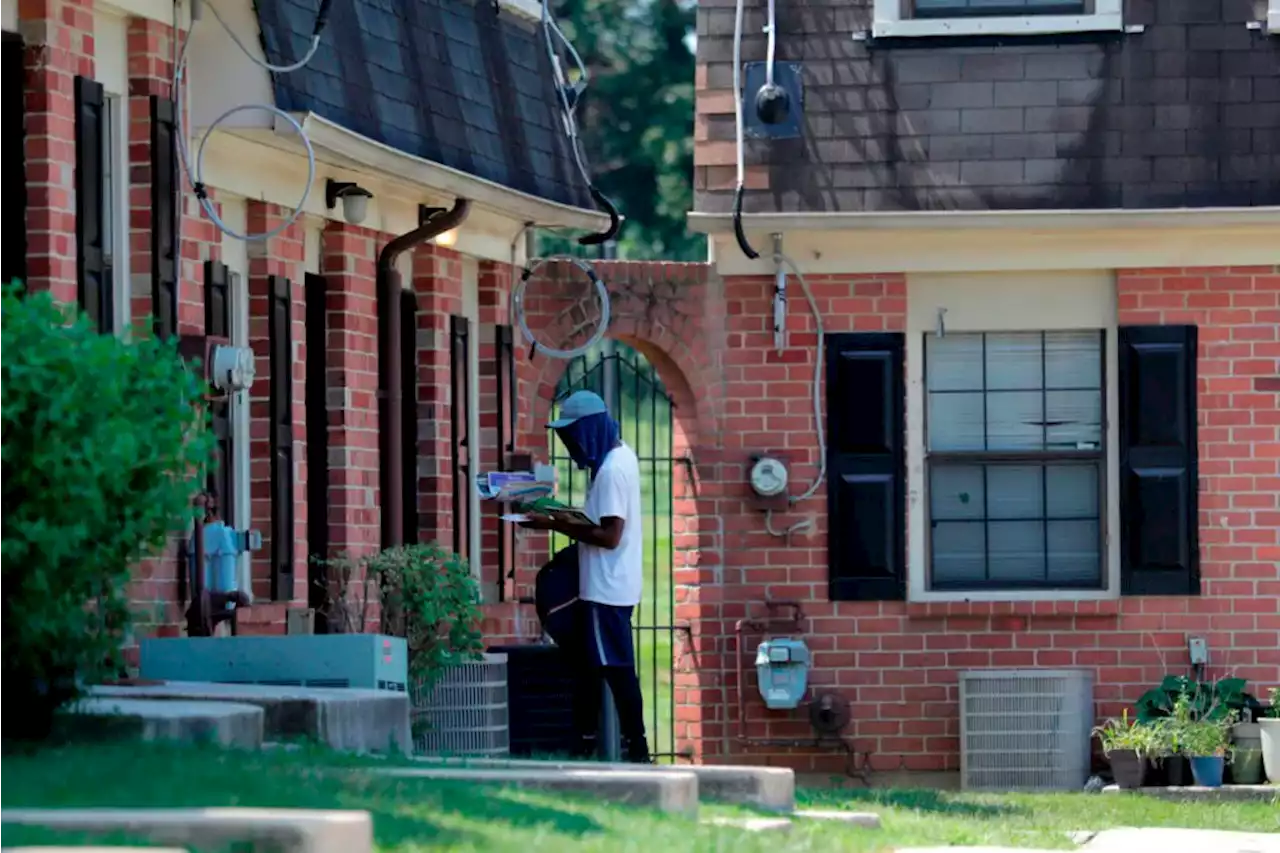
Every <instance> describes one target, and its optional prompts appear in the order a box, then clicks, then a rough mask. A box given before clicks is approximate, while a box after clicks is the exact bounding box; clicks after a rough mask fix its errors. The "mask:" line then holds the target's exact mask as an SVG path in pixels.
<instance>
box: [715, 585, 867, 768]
mask: <svg viewBox="0 0 1280 853" xmlns="http://www.w3.org/2000/svg"><path fill="white" fill-rule="evenodd" d="M765 605H766V606H767V607H769V608H770V609H774V608H779V607H789V608H791V609H792V610H793V611H794V615H793V616H792V617H791V618H790V619H780V618H778V617H772V616H771V617H767V618H765V619H739V620H738V621H737V622H735V623H733V636H734V638H735V645H736V648H735V649H734V652H735V654H734V658H735V661H734V665H735V667H736V671H737V676H738V720H737V722H738V725H737V730H738V731H737V735H735V737H734V739H735V740H736V741H737V742H738V743H739V744H741V745H743V746H785V747H792V748H805V747H808V748H810V749H820V748H821V747H823V746H825V745H832V746H835V747H838V748H839V749H840V750H841V751H843V752H844V753H845V772H846V773H847V774H848V775H849V776H852V777H855V778H857V777H858V776H859V775H860V774H859V773H858V772H857V770H856V768H855V767H854V761H855V757H854V753H853V747H852V746H850V745H849V743H848V741H846V740H845V739H844V738H840V739H839V740H835V741H831V740H824V739H823V738H821V737H814V738H809V739H807V740H806V739H804V738H762V737H752V736H751V735H749V734H747V690H746V668H745V667H744V666H743V663H742V660H743V657H744V654H743V645H742V641H743V639H744V637H745V635H746V632H747V631H748V630H750V631H753V632H755V633H758V634H767V633H769V627H770V625H772V624H775V623H778V622H784V623H786V624H787V625H788V626H790V627H792V628H794V629H795V633H797V634H798V633H800V627H801V622H802V621H803V619H804V611H803V610H802V609H801V607H800V602H798V601H768V602H765Z"/></svg>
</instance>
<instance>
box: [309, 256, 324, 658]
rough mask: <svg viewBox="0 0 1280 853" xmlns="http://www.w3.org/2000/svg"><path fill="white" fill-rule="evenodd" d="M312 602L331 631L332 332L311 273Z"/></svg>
mask: <svg viewBox="0 0 1280 853" xmlns="http://www.w3.org/2000/svg"><path fill="white" fill-rule="evenodd" d="M305 287H306V300H307V374H306V407H307V555H308V556H307V606H308V607H309V608H311V609H312V610H313V611H314V612H315V630H316V633H318V634H327V633H328V632H329V622H328V619H327V618H326V614H325V611H326V606H327V605H328V603H329V583H328V573H327V572H326V569H325V564H324V562H323V561H324V560H325V559H327V558H328V556H329V411H328V396H329V394H328V392H329V386H328V379H329V363H328V346H327V340H328V332H329V324H328V317H327V313H326V310H325V309H326V306H325V300H326V299H327V297H328V283H327V282H326V281H325V279H324V276H319V275H312V274H311V273H307V277H306V280H305Z"/></svg>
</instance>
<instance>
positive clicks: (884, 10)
mask: <svg viewBox="0 0 1280 853" xmlns="http://www.w3.org/2000/svg"><path fill="white" fill-rule="evenodd" d="M1093 5H1094V8H1093V10H1092V11H1090V12H1087V13H1082V14H1075V15H1070V14H1068V15H1002V16H985V15H983V16H964V15H958V16H955V17H946V16H940V17H936V18H934V17H928V18H912V17H911V16H910V15H909V14H906V13H905V11H906V10H905V9H904V6H903V3H902V2H901V0H875V3H874V4H873V8H874V19H873V20H872V23H871V35H872V37H873V38H919V37H930V36H979V35H1009V36H1019V35H1048V34H1054V33H1086V32H1116V31H1119V30H1124V29H1125V25H1124V14H1123V8H1122V0H1095V2H1094V4H1093ZM1141 29H1142V28H1141V27H1135V28H1133V31H1137V32H1140V31H1141ZM855 38H856V36H855Z"/></svg>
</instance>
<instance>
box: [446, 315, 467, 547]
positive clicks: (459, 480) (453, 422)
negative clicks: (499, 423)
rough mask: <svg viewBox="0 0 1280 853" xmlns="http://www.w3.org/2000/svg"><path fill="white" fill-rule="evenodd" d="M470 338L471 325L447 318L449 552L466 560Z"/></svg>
mask: <svg viewBox="0 0 1280 853" xmlns="http://www.w3.org/2000/svg"><path fill="white" fill-rule="evenodd" d="M470 336H471V322H470V321H469V320H468V319H467V318H466V317H460V316H458V315H457V314H453V315H450V317H449V383H450V398H449V413H450V426H451V427H452V435H453V453H452V456H453V459H452V461H451V473H452V474H453V552H454V553H455V554H457V555H458V556H460V557H467V558H470V556H471V555H470V554H468V553H467V545H468V543H469V542H470V541H471V535H470V533H471V530H470V528H471V518H470V515H469V513H468V512H467V508H468V505H469V502H468V500H467V497H468V491H467V484H468V482H469V481H470V479H471V470H470V469H471V465H470V452H469V451H468V450H467V446H468V444H469V441H470V436H469V435H467V425H468V424H469V423H470V422H471V418H470V414H469V412H468V411H467V404H468V398H467V389H468V388H469V387H470V384H471V383H470V381H469V379H470V377H469V376H468V372H469V367H470V362H469V360H468V359H467V349H468V340H469V338H470Z"/></svg>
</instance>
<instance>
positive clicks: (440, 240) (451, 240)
mask: <svg viewBox="0 0 1280 853" xmlns="http://www.w3.org/2000/svg"><path fill="white" fill-rule="evenodd" d="M457 242H458V229H457V228H450V229H449V230H448V231H445V232H443V233H442V234H440V236H439V237H436V245H437V246H444V247H445V248H446V249H448V248H452V247H453V246H454V245H455V244H457Z"/></svg>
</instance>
